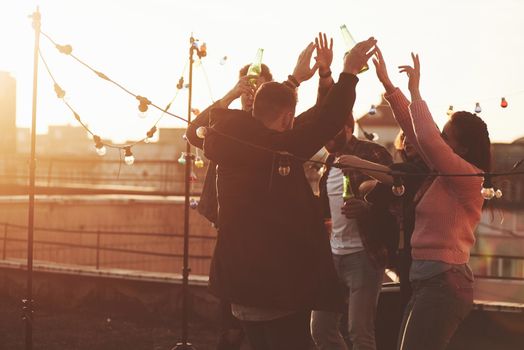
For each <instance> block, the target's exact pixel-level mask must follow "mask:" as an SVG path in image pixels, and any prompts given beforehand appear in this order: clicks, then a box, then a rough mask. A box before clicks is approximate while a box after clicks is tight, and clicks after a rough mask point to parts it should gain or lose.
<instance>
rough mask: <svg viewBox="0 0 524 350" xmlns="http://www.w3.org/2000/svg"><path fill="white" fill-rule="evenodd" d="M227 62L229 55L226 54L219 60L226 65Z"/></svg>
mask: <svg viewBox="0 0 524 350" xmlns="http://www.w3.org/2000/svg"><path fill="white" fill-rule="evenodd" d="M226 62H227V56H224V57H222V58H221V59H220V61H219V62H218V63H219V64H220V65H221V66H223V65H225V64H226Z"/></svg>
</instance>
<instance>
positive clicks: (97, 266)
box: [96, 230, 100, 270]
mask: <svg viewBox="0 0 524 350" xmlns="http://www.w3.org/2000/svg"><path fill="white" fill-rule="evenodd" d="M96 269H97V270H98V269H100V230H98V231H96Z"/></svg>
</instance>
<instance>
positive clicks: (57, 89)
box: [55, 83, 66, 98]
mask: <svg viewBox="0 0 524 350" xmlns="http://www.w3.org/2000/svg"><path fill="white" fill-rule="evenodd" d="M55 93H56V97H58V98H64V97H65V95H66V92H65V90H64V89H62V88H61V87H60V85H58V84H57V83H55Z"/></svg>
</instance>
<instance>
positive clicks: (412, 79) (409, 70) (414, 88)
mask: <svg viewBox="0 0 524 350" xmlns="http://www.w3.org/2000/svg"><path fill="white" fill-rule="evenodd" d="M411 59H412V60H413V67H411V66H399V67H398V68H399V69H400V73H406V74H407V75H408V78H409V82H408V89H409V92H411V101H414V100H417V99H421V97H420V89H419V86H420V60H419V58H418V54H417V55H415V54H414V53H413V52H412V53H411Z"/></svg>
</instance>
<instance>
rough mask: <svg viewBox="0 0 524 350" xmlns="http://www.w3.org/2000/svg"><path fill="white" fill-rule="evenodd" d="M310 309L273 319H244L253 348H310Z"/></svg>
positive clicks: (282, 349) (261, 349)
mask: <svg viewBox="0 0 524 350" xmlns="http://www.w3.org/2000/svg"><path fill="white" fill-rule="evenodd" d="M310 317H311V313H310V312H309V311H307V312H306V311H301V312H296V313H294V314H291V315H288V316H285V317H282V318H278V319H276V320H271V321H242V326H243V327H244V331H245V333H246V335H247V338H248V340H249V344H250V345H251V348H252V349H253V350H308V349H309V346H310V344H311V335H310V331H309V320H310Z"/></svg>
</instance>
